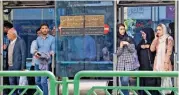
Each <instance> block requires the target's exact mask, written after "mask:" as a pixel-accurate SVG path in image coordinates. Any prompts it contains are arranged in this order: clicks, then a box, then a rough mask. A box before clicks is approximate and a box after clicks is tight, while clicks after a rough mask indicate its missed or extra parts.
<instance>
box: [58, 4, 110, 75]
mask: <svg viewBox="0 0 179 95" xmlns="http://www.w3.org/2000/svg"><path fill="white" fill-rule="evenodd" d="M113 14H114V12H113V2H112V1H108V2H105V1H68V2H67V1H57V2H56V15H57V16H56V19H57V25H56V27H58V32H57V33H56V34H57V36H56V39H57V40H56V41H57V42H56V43H57V45H56V51H57V57H56V58H57V59H56V61H57V65H56V66H57V71H56V73H57V76H69V77H73V76H74V75H75V74H76V73H77V72H78V71H80V70H112V59H113V58H112V54H113V27H114V25H113V22H114V21H113V19H114V16H113ZM104 25H105V27H106V28H104ZM108 27H109V28H108ZM104 29H107V30H108V29H109V32H108V31H105V32H104Z"/></svg>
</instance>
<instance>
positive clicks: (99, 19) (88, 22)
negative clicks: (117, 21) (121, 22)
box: [85, 15, 104, 27]
mask: <svg viewBox="0 0 179 95" xmlns="http://www.w3.org/2000/svg"><path fill="white" fill-rule="evenodd" d="M85 27H104V15H86V16H85Z"/></svg>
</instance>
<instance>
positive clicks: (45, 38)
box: [34, 24, 55, 95]
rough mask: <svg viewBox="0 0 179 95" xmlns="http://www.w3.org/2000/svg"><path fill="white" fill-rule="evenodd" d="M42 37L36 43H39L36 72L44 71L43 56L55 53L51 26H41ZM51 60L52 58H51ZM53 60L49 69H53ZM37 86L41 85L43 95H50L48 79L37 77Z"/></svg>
mask: <svg viewBox="0 0 179 95" xmlns="http://www.w3.org/2000/svg"><path fill="white" fill-rule="evenodd" d="M40 31H41V36H39V37H37V39H36V43H37V45H36V46H37V50H36V51H35V53H34V54H35V57H36V58H37V59H38V60H39V61H37V63H35V70H42V69H41V65H42V64H45V63H43V62H44V61H42V59H41V55H42V54H47V55H52V54H54V51H55V38H54V37H53V36H51V35H49V26H48V24H42V25H41V26H40ZM50 59H51V58H50ZM51 62H52V61H51V60H49V61H48V64H49V67H48V69H49V70H50V69H51ZM35 81H36V84H37V85H39V87H40V88H41V89H42V91H43V93H44V94H43V95H48V83H47V77H44V76H41V77H36V79H35Z"/></svg>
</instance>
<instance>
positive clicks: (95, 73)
mask: <svg viewBox="0 0 179 95" xmlns="http://www.w3.org/2000/svg"><path fill="white" fill-rule="evenodd" d="M178 73H179V72H177V71H172V72H154V71H80V72H78V73H77V74H76V75H75V77H74V80H68V78H66V77H64V78H62V81H56V78H55V76H54V75H53V73H51V72H49V71H1V72H0V76H3V77H9V76H12V77H19V76H47V77H48V78H49V82H50V85H49V88H50V90H49V93H50V95H57V93H56V92H57V84H58V85H59V84H61V85H62V95H68V85H69V84H74V95H80V91H79V88H80V78H82V77H119V76H120V77H122V76H129V77H136V78H137V84H136V86H94V87H92V88H91V89H90V90H89V91H88V92H87V95H97V94H96V92H95V90H97V89H100V90H103V91H104V92H105V93H106V94H105V95H111V94H110V93H109V92H108V90H109V89H111V90H114V91H115V90H116V91H119V93H120V95H124V94H123V93H122V92H121V90H130V91H132V92H133V93H134V95H138V94H137V93H136V91H137V90H144V91H145V92H146V93H147V94H148V95H151V94H150V92H149V90H157V91H159V92H160V93H161V95H164V94H163V93H162V90H172V91H173V92H174V93H175V95H179V93H178V88H177V87H168V88H163V87H141V86H140V84H139V78H140V77H178ZM3 89H12V90H11V92H10V94H9V95H12V93H13V92H14V91H15V90H16V89H23V91H22V93H21V95H23V94H24V93H25V92H26V91H27V90H28V89H36V93H35V94H34V95H39V94H40V95H43V92H42V91H41V90H40V88H39V87H37V86H0V91H2V90H3ZM58 89H59V88H58Z"/></svg>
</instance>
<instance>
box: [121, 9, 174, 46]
mask: <svg viewBox="0 0 179 95" xmlns="http://www.w3.org/2000/svg"><path fill="white" fill-rule="evenodd" d="M124 13H125V14H124V19H125V21H124V23H125V25H126V26H127V33H128V34H129V35H130V36H132V37H133V38H134V40H135V41H136V44H138V43H139V41H140V40H141V34H140V30H141V29H142V28H144V27H152V28H153V29H154V30H155V28H156V26H157V25H158V24H159V23H164V24H166V25H167V26H168V24H169V23H171V22H173V21H174V6H155V7H153V6H147V7H143V6H142V7H141V6H139V7H125V8H124Z"/></svg>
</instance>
